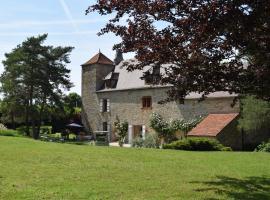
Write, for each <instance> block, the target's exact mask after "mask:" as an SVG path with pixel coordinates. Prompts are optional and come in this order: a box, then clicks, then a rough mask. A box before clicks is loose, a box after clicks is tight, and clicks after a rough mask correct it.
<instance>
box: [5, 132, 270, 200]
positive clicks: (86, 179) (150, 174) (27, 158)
mask: <svg viewBox="0 0 270 200" xmlns="http://www.w3.org/2000/svg"><path fill="white" fill-rule="evenodd" d="M269 191H270V154H269V153H254V152H251V153H244V152H188V151H174V150H155V149H128V148H123V149H121V148H109V147H91V146H77V145H69V144H56V143H43V142H40V141H33V140H31V139H25V138H15V137H0V199H4V200H9V199H12V200H13V199H57V200H58V199H76V200H77V199H138V200H139V199H184V200H186V199H192V200H193V199H195V200H196V199H208V200H222V199H226V200H227V199H245V200H255V199H256V200H264V199H270V192H269Z"/></svg>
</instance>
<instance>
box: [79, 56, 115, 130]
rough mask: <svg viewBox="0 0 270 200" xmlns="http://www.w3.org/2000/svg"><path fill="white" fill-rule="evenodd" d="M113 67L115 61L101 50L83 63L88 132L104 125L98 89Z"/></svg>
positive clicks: (83, 106) (84, 120)
mask: <svg viewBox="0 0 270 200" xmlns="http://www.w3.org/2000/svg"><path fill="white" fill-rule="evenodd" d="M113 69H114V64H113V61H111V60H110V59H109V58H107V57H106V56H105V55H104V54H102V53H101V52H99V53H98V54H96V55H95V56H94V57H92V58H91V59H90V60H89V61H87V62H86V63H85V64H82V83H81V84H82V91H81V94H82V120H83V124H84V126H85V128H86V130H87V131H88V132H94V131H98V130H100V128H101V127H102V116H101V113H100V109H99V99H98V96H97V94H96V91H98V90H100V89H102V87H103V85H104V80H103V78H104V77H105V76H106V75H108V74H109V73H110V72H112V71H113Z"/></svg>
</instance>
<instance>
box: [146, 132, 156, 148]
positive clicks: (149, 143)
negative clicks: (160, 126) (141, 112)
mask: <svg viewBox="0 0 270 200" xmlns="http://www.w3.org/2000/svg"><path fill="white" fill-rule="evenodd" d="M143 147H144V148H158V147H159V138H158V136H157V134H155V133H149V134H146V135H145V139H144V141H143Z"/></svg>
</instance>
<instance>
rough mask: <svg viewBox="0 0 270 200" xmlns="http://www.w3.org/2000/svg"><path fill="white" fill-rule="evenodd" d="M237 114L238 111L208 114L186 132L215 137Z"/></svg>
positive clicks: (198, 135) (189, 134)
mask: <svg viewBox="0 0 270 200" xmlns="http://www.w3.org/2000/svg"><path fill="white" fill-rule="evenodd" d="M238 115H239V113H228V114H209V115H208V116H207V117H206V118H205V119H203V121H202V122H200V123H199V124H198V125H197V126H196V127H195V128H193V129H192V130H191V131H190V132H189V133H188V136H197V137H215V136H217V135H218V134H219V133H220V132H221V131H222V130H223V129H224V128H225V127H226V126H227V125H229V124H230V123H231V122H232V121H233V120H234V119H235V118H236V117H237V116H238Z"/></svg>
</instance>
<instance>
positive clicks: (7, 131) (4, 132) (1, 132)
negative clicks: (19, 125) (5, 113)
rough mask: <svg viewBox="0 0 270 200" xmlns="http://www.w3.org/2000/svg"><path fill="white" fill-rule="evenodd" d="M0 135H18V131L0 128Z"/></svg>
mask: <svg viewBox="0 0 270 200" xmlns="http://www.w3.org/2000/svg"><path fill="white" fill-rule="evenodd" d="M0 136H10V137H20V136H21V135H20V133H19V132H18V131H16V130H11V129H8V130H0Z"/></svg>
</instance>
